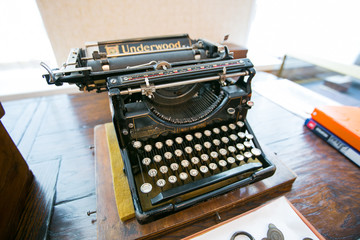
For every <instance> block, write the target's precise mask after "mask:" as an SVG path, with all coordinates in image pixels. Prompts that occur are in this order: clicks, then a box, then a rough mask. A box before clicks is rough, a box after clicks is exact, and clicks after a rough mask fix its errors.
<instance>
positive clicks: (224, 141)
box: [221, 137, 229, 144]
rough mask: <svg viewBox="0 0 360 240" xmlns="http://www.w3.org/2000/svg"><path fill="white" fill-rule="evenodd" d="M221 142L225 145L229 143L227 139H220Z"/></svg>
mask: <svg viewBox="0 0 360 240" xmlns="http://www.w3.org/2000/svg"><path fill="white" fill-rule="evenodd" d="M221 141H222V142H223V143H225V144H227V143H229V139H228V138H227V137H222V138H221Z"/></svg>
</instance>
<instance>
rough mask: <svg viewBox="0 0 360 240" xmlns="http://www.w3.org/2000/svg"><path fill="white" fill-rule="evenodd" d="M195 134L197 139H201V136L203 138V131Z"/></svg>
mask: <svg viewBox="0 0 360 240" xmlns="http://www.w3.org/2000/svg"><path fill="white" fill-rule="evenodd" d="M194 135H195V137H196V138H197V139H201V138H202V133H201V132H196V133H195V134H194Z"/></svg>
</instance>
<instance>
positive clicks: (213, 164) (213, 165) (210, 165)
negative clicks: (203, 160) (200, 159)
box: [209, 163, 217, 171]
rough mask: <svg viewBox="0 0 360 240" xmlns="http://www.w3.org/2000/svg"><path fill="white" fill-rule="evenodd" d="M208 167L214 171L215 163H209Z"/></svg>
mask: <svg viewBox="0 0 360 240" xmlns="http://www.w3.org/2000/svg"><path fill="white" fill-rule="evenodd" d="M209 168H210V169H211V170H213V171H214V170H216V169H217V165H216V164H215V163H210V164H209Z"/></svg>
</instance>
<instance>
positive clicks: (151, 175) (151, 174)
mask: <svg viewBox="0 0 360 240" xmlns="http://www.w3.org/2000/svg"><path fill="white" fill-rule="evenodd" d="M148 174H149V176H150V177H155V176H156V174H157V171H156V169H154V168H152V169H150V170H149V172H148Z"/></svg>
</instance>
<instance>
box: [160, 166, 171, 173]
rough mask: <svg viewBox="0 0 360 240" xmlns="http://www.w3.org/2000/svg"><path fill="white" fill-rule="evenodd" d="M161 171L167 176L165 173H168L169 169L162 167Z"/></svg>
mask: <svg viewBox="0 0 360 240" xmlns="http://www.w3.org/2000/svg"><path fill="white" fill-rule="evenodd" d="M159 170H160V172H161V173H163V174H165V173H167V172H168V170H169V168H168V167H167V166H165V165H163V166H161V167H160V169H159Z"/></svg>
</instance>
